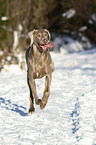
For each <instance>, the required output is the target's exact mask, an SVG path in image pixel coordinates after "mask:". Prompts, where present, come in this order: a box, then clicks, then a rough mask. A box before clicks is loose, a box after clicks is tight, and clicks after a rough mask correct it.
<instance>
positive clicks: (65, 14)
mask: <svg viewBox="0 0 96 145" xmlns="http://www.w3.org/2000/svg"><path fill="white" fill-rule="evenodd" d="M75 13H76V11H75V10H74V9H69V10H68V11H67V12H66V13H63V14H62V16H63V17H66V18H67V19H70V18H71V17H73V16H74V15H75Z"/></svg>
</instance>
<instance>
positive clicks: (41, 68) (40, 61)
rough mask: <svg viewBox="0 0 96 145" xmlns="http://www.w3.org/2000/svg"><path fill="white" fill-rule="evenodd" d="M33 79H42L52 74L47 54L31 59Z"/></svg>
mask: <svg viewBox="0 0 96 145" xmlns="http://www.w3.org/2000/svg"><path fill="white" fill-rule="evenodd" d="M33 65H34V67H33V78H34V79H35V78H42V77H43V76H45V75H47V74H49V73H52V72H53V67H54V66H52V65H53V63H52V59H51V56H50V54H49V53H48V52H46V53H44V54H39V55H35V56H34V59H33Z"/></svg>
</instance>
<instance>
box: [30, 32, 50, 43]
mask: <svg viewBox="0 0 96 145" xmlns="http://www.w3.org/2000/svg"><path fill="white" fill-rule="evenodd" d="M28 36H29V37H30V39H31V45H32V43H33V42H35V43H37V44H38V45H47V44H48V43H49V42H50V33H49V31H48V30H46V29H40V30H33V31H31V32H29V33H28Z"/></svg>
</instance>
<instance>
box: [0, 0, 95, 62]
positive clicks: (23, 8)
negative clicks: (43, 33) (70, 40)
mask: <svg viewBox="0 0 96 145" xmlns="http://www.w3.org/2000/svg"><path fill="white" fill-rule="evenodd" d="M42 28H46V29H48V30H49V31H50V32H53V33H55V34H64V35H68V36H70V37H74V39H79V40H80V41H84V40H82V36H85V37H86V38H88V39H89V41H90V42H91V43H92V44H96V0H79V1H78V0H46V1H45V0H26V1H24V0H7V1H6V0H0V61H2V58H5V60H6V57H7V56H9V55H10V57H11V59H9V60H10V63H12V61H14V62H15V63H17V62H18V60H17V58H16V55H15V54H16V51H17V53H18V52H19V51H25V50H26V49H27V47H28V45H29V39H28V36H27V33H28V32H29V31H31V30H32V29H42ZM5 62H6V61H5ZM7 62H8V61H7Z"/></svg>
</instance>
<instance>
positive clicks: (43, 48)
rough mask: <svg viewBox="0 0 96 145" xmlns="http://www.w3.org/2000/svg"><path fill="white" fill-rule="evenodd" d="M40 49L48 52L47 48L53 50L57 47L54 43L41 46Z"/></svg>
mask: <svg viewBox="0 0 96 145" xmlns="http://www.w3.org/2000/svg"><path fill="white" fill-rule="evenodd" d="M39 46H40V48H41V49H42V50H43V51H46V49H47V48H52V47H54V46H55V45H54V44H53V43H49V44H45V45H39Z"/></svg>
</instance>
